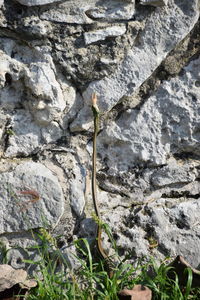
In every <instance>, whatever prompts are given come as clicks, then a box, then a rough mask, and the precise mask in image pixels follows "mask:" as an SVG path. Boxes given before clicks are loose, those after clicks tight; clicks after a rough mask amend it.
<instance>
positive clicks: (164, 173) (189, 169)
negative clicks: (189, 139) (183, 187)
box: [151, 162, 198, 187]
mask: <svg viewBox="0 0 200 300" xmlns="http://www.w3.org/2000/svg"><path fill="white" fill-rule="evenodd" d="M197 177H198V174H197V170H196V169H195V168H194V167H193V166H192V165H191V164H185V165H182V166H181V165H178V164H176V163H175V162H174V163H172V164H168V166H166V167H163V168H162V169H160V170H158V171H155V172H154V173H153V175H152V177H151V182H152V184H153V185H154V186H160V187H161V186H166V185H170V184H174V183H189V182H192V181H194V180H195V179H196V178H197Z"/></svg>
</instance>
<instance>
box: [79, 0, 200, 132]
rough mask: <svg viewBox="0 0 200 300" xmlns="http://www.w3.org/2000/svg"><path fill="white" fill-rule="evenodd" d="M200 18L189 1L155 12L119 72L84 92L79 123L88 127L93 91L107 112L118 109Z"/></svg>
mask: <svg viewBox="0 0 200 300" xmlns="http://www.w3.org/2000/svg"><path fill="white" fill-rule="evenodd" d="M198 17H199V11H198V9H197V0H192V1H190V5H189V4H188V1H187V0H184V1H176V2H173V3H172V5H171V6H166V7H165V8H163V10H162V11H155V12H154V14H152V15H151V16H150V17H149V18H148V19H147V22H146V25H145V28H144V30H143V32H142V34H141V36H140V43H139V46H134V47H133V48H132V49H131V50H130V51H129V52H128V53H127V56H126V57H125V59H124V60H123V62H122V63H121V64H119V66H118V69H117V71H116V72H115V73H114V74H112V75H111V76H109V77H105V78H104V79H102V80H97V81H93V82H91V84H90V85H89V86H88V88H87V89H86V91H85V92H84V99H85V107H84V108H83V111H82V114H79V116H78V117H79V123H80V124H84V123H85V124H87V123H88V121H89V120H91V119H90V115H89V113H88V107H87V105H88V101H89V99H90V97H91V94H92V93H93V92H96V93H97V96H98V97H99V108H100V110H101V111H104V112H105V111H109V110H110V109H111V108H112V107H113V106H115V105H116V104H117V103H118V102H119V100H120V99H121V98H122V97H123V96H125V95H126V96H130V95H132V94H133V93H134V92H135V91H136V90H137V89H138V87H139V86H140V85H141V84H142V83H143V82H144V81H145V80H146V79H147V78H148V77H149V76H150V75H151V74H152V72H153V71H154V70H155V69H156V68H157V67H158V65H159V64H160V63H161V61H162V60H163V59H164V58H165V57H166V55H167V54H168V53H169V52H170V51H171V50H172V49H173V48H174V47H175V45H176V44H177V43H178V42H179V41H181V40H182V39H183V38H184V37H185V36H186V35H187V33H188V32H189V31H190V30H191V29H192V28H193V26H194V24H195V23H196V22H197V20H198ZM166 24H168V25H167V27H166ZM174 26H175V27H174ZM87 114H88V115H87ZM86 116H87V118H86ZM83 126H84V125H83Z"/></svg>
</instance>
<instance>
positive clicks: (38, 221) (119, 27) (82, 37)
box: [0, 0, 200, 267]
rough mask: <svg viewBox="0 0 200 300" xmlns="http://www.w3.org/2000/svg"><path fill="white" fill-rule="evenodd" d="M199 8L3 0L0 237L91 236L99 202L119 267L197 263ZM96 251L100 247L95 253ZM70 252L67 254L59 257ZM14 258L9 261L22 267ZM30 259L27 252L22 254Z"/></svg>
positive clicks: (16, 240) (62, 239) (23, 240)
mask: <svg viewBox="0 0 200 300" xmlns="http://www.w3.org/2000/svg"><path fill="white" fill-rule="evenodd" d="M198 19H199V2H198V0H190V1H188V0H168V1H167V0H156V1H155V0H140V1H139V0H138V1H135V0H110V1H103V0H100V1H99V0H87V1H84V0H67V1H66V0H65V1H64V0H63V1H59V0H16V1H14V0H4V1H3V0H1V1H0V182H1V185H0V203H1V204H0V205H1V209H0V239H1V242H3V243H4V244H6V246H7V247H8V248H12V247H13V246H16V245H18V246H20V247H22V248H25V247H27V246H29V245H31V243H32V242H33V241H32V236H31V234H30V233H29V230H30V229H36V228H40V227H48V228H50V229H51V232H52V234H53V235H54V236H59V237H58V241H59V245H60V247H61V249H65V250H63V251H68V250H69V249H70V247H71V246H70V245H71V241H73V240H74V239H75V238H77V237H87V238H88V239H93V238H94V233H95V230H94V229H95V226H94V221H93V220H92V218H91V215H92V212H93V210H94V209H93V204H92V198H91V187H90V180H91V152H92V142H91V141H92V132H93V124H92V112H91V107H90V105H91V103H90V98H91V94H92V93H93V92H96V94H97V96H98V105H99V108H100V110H101V125H100V127H101V128H100V129H101V130H100V133H99V135H98V166H97V167H98V175H97V179H98V186H99V190H98V198H99V206H100V210H101V214H102V218H103V220H104V221H105V222H107V223H108V224H109V225H110V226H111V228H112V230H113V234H114V238H115V239H116V242H117V245H118V247H119V251H120V255H122V256H123V255H125V254H126V253H127V252H131V253H132V255H133V257H134V258H136V257H140V258H141V257H144V256H145V257H149V256H152V255H153V256H155V257H156V258H157V259H163V258H164V257H166V256H171V257H173V256H176V255H177V254H181V255H183V256H184V257H185V259H186V260H188V262H189V263H191V264H192V265H193V266H194V267H198V265H199V264H200V237H199V229H200V222H199V219H200V201H199V200H200V183H199V179H200V176H199V169H200V164H199V159H200V150H199V149H200V57H199V54H200V25H199V21H198ZM105 246H106V245H105ZM66 249H67V250H66ZM24 253H25V252H23V250H22V249H21V248H19V249H13V252H12V255H10V263H11V264H12V265H13V266H14V267H21V266H22V265H23V263H22V260H21V257H24ZM26 255H27V252H26Z"/></svg>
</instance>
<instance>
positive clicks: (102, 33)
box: [84, 25, 126, 45]
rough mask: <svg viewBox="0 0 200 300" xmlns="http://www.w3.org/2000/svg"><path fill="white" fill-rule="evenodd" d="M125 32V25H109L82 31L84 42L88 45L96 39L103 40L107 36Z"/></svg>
mask: <svg viewBox="0 0 200 300" xmlns="http://www.w3.org/2000/svg"><path fill="white" fill-rule="evenodd" d="M125 32H126V26H125V25H123V26H111V27H107V28H102V29H98V30H95V31H89V32H85V33H84V38H85V43H86V45H89V44H91V43H95V42H97V41H102V40H105V39H106V38H107V37H115V36H119V35H122V34H124V33H125Z"/></svg>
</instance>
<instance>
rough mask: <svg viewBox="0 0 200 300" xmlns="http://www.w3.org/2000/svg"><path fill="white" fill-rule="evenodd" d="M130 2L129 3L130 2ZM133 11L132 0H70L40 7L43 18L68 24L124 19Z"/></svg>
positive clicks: (130, 15)
mask: <svg viewBox="0 0 200 300" xmlns="http://www.w3.org/2000/svg"><path fill="white" fill-rule="evenodd" d="M130 2H131V3H130ZM134 12H135V5H134V1H133V0H132V1H124V0H120V1H117V2H116V1H115V0H111V1H106V2H105V1H97V0H89V1H87V3H86V2H83V1H80V0H76V1H73V0H70V1H67V2H66V3H65V2H64V3H61V4H58V5H57V7H56V8H51V9H47V8H46V7H45V8H43V9H41V14H40V17H41V19H43V20H48V21H56V22H64V23H69V24H91V23H93V22H95V20H98V19H99V20H102V19H103V20H106V21H110V20H113V21H114V20H126V19H130V18H131V17H132V16H133V14H134Z"/></svg>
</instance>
